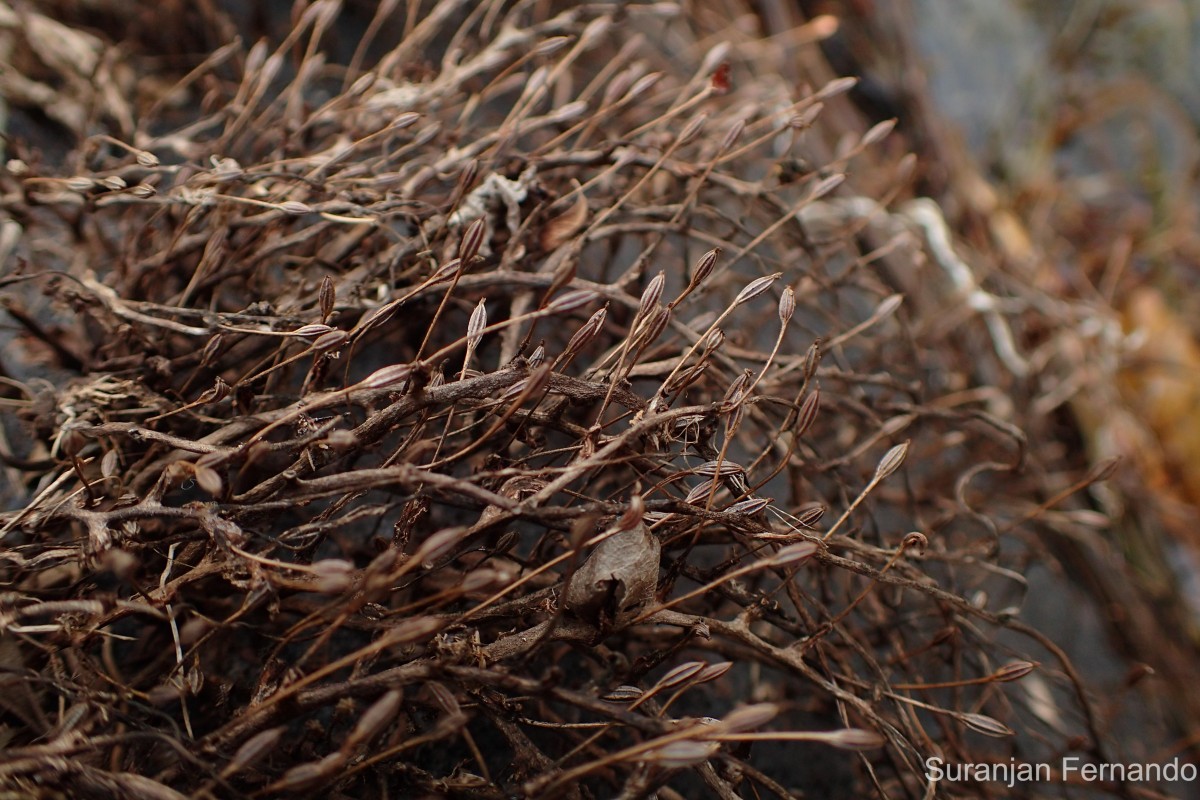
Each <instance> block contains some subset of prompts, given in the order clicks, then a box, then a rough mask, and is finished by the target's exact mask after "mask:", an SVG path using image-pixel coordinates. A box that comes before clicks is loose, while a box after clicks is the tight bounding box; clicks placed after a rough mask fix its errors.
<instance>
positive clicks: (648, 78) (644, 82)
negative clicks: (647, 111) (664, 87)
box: [621, 72, 663, 102]
mask: <svg viewBox="0 0 1200 800" xmlns="http://www.w3.org/2000/svg"><path fill="white" fill-rule="evenodd" d="M662 76H663V74H662V73H661V72H651V73H650V74H649V75H643V76H642V77H641V78H639V79H638V80H637V81H636V82H634V84H633V86H631V87H629V92H628V93H627V94H626V95H625V96H624V97H623V98H621V99H622V100H623V101H624V102H629V101H630V100H633V99H634V98H636V97H638V96H639V95H641V94H643V93H645V92H647V91H649V89H650V87H652V86H653V85H654V84H656V83H658V82H659V81H660V80H662Z"/></svg>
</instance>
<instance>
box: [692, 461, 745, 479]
mask: <svg viewBox="0 0 1200 800" xmlns="http://www.w3.org/2000/svg"><path fill="white" fill-rule="evenodd" d="M692 472H693V473H695V474H696V475H704V476H706V477H709V478H711V477H713V476H714V475H717V476H720V477H722V478H724V477H726V476H729V475H740V474H744V473H745V472H746V469H745V468H744V467H743V466H742V465H741V464H736V463H734V462H732V461H705V462H704V463H703V464H701V465H700V466H698V467H696V468H695V469H693V470H692Z"/></svg>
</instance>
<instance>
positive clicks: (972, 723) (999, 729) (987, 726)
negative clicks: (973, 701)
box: [954, 712, 1016, 738]
mask: <svg viewBox="0 0 1200 800" xmlns="http://www.w3.org/2000/svg"><path fill="white" fill-rule="evenodd" d="M954 716H955V718H956V719H958V720H960V721H962V722H963V723H964V724H965V725H966V726H967V727H968V728H970V729H971V730H973V731H976V732H978V733H982V734H983V735H984V736H995V737H997V738H999V737H1002V736H1015V735H1016V731H1014V730H1013V729H1012V728H1010V727H1008V726H1007V725H1005V724H1004V723H1003V722H1001V721H1000V720H998V719H996V718H994V717H989V716H988V715H986V714H973V713H965V712H964V713H960V714H955V715H954Z"/></svg>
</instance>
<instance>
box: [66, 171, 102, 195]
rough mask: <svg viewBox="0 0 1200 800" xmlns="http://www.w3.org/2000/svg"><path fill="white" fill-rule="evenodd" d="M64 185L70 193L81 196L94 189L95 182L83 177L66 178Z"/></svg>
mask: <svg viewBox="0 0 1200 800" xmlns="http://www.w3.org/2000/svg"><path fill="white" fill-rule="evenodd" d="M66 185H67V188H68V189H70V190H71V191H72V192H79V193H81V194H82V193H83V192H90V191H91V190H92V189H95V188H96V182H95V181H94V180H92V179H91V178H88V177H85V176H83V175H78V176H76V177H74V178H68V179H67V180H66Z"/></svg>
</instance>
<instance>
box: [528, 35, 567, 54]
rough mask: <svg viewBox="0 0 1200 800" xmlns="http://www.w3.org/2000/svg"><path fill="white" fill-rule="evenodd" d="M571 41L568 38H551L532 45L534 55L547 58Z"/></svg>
mask: <svg viewBox="0 0 1200 800" xmlns="http://www.w3.org/2000/svg"><path fill="white" fill-rule="evenodd" d="M571 41H572V38H571V37H570V36H551V37H549V38H547V39H543V40H542V41H540V42H538V43H537V44H536V45H534V48H533V52H534V55H539V56H548V55H553V54H554V53H557V52H558V51H559V50H562V49H563V48H564V47H566V46H567V45H569V44H570V43H571Z"/></svg>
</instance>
